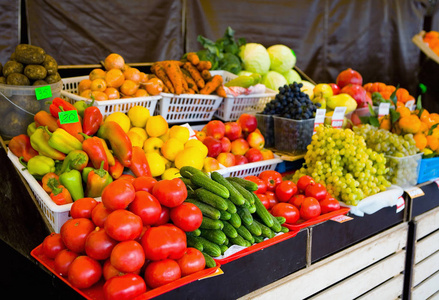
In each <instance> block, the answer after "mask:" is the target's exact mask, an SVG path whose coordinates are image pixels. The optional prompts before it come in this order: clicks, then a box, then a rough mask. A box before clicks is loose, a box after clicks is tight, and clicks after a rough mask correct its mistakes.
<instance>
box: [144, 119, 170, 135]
mask: <svg viewBox="0 0 439 300" xmlns="http://www.w3.org/2000/svg"><path fill="white" fill-rule="evenodd" d="M168 129H169V125H168V122H166V120H165V118H163V117H162V116H160V115H158V116H152V117H149V118H148V121H146V133H147V134H148V135H149V136H152V137H158V136H161V135H163V134H165V133H166V132H168Z"/></svg>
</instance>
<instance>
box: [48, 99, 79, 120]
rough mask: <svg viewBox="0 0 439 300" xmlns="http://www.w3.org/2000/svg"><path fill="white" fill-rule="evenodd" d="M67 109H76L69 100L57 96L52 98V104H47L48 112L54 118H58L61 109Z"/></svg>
mask: <svg viewBox="0 0 439 300" xmlns="http://www.w3.org/2000/svg"><path fill="white" fill-rule="evenodd" d="M61 108H62V109H61ZM68 110H76V108H75V107H74V106H73V104H70V103H69V102H67V101H65V100H64V99H61V98H59V97H56V98H54V99H53V101H52V104H50V106H49V111H50V114H51V115H52V116H53V117H54V118H56V119H58V118H59V117H58V114H59V113H60V112H61V111H68Z"/></svg>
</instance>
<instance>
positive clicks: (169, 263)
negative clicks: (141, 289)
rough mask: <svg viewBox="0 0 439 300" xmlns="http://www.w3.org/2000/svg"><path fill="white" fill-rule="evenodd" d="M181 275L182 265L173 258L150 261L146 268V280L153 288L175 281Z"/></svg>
mask: <svg viewBox="0 0 439 300" xmlns="http://www.w3.org/2000/svg"><path fill="white" fill-rule="evenodd" d="M180 277H181V270H180V267H179V266H178V263H177V262H176V261H175V260H172V259H164V260H159V261H153V262H150V263H149V264H148V265H147V266H146V269H145V282H146V284H147V285H148V286H149V287H151V288H153V289H154V288H156V287H159V286H162V285H165V284H167V283H170V282H173V281H175V280H177V279H179V278H180Z"/></svg>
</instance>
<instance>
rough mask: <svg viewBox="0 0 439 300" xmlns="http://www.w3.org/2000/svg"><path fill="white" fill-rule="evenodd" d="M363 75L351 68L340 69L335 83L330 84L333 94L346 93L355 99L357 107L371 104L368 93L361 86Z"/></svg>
mask: <svg viewBox="0 0 439 300" xmlns="http://www.w3.org/2000/svg"><path fill="white" fill-rule="evenodd" d="M362 84H363V77H362V76H361V74H360V73H359V72H357V71H355V70H353V69H351V68H348V69H346V70H344V71H341V72H340V73H339V74H338V75H337V79H336V81H335V84H333V83H332V84H331V88H332V90H333V94H334V95H337V94H342V93H345V94H348V95H350V96H351V97H352V98H354V99H355V101H357V104H358V108H362V107H367V106H368V104H369V103H370V105H372V99H371V98H370V95H369V94H368V93H367V92H366V90H365V89H364V88H363V86H362Z"/></svg>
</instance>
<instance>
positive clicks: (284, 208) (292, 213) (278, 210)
mask: <svg viewBox="0 0 439 300" xmlns="http://www.w3.org/2000/svg"><path fill="white" fill-rule="evenodd" d="M270 212H271V214H272V215H273V216H275V217H284V218H285V219H286V220H285V223H288V224H295V223H296V222H297V221H298V220H299V218H300V213H299V210H298V209H297V208H296V207H295V206H294V205H293V204H290V203H277V204H275V205H274V206H273V207H272V208H271V211H270Z"/></svg>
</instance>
